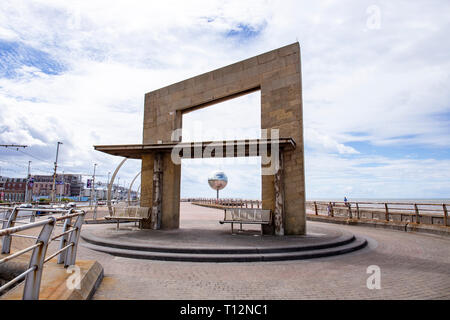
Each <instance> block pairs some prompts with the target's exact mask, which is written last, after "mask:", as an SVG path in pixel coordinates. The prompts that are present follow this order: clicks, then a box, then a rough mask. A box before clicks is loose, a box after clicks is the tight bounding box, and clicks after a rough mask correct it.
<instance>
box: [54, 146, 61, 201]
mask: <svg viewBox="0 0 450 320" xmlns="http://www.w3.org/2000/svg"><path fill="white" fill-rule="evenodd" d="M60 144H63V143H62V142H59V141H58V143H57V145H56V160H55V171H54V172H53V185H52V199H51V201H52V202H54V201H55V194H56V190H55V183H56V168H57V167H58V154H59V145H60Z"/></svg>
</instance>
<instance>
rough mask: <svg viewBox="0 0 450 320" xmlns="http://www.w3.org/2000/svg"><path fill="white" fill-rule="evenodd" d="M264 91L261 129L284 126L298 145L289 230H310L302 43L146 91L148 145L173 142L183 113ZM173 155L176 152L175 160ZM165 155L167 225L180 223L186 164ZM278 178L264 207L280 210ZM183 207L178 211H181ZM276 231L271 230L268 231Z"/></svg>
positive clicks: (146, 197)
mask: <svg viewBox="0 0 450 320" xmlns="http://www.w3.org/2000/svg"><path fill="white" fill-rule="evenodd" d="M253 90H261V127H262V128H263V129H270V128H274V129H279V130H280V134H279V136H280V137H283V138H287V137H292V138H293V139H294V140H295V142H296V144H297V147H296V149H295V150H294V151H290V152H288V153H286V154H285V156H284V164H285V166H284V170H285V174H284V183H285V190H284V194H285V212H284V222H285V223H284V224H285V233H286V234H304V233H305V232H306V224H305V222H306V219H305V183H304V167H303V163H304V156H303V126H302V85H301V69H300V46H299V44H298V43H294V44H291V45H288V46H285V47H282V48H279V49H276V50H273V51H269V52H267V53H264V54H261V55H259V56H256V57H253V58H250V59H246V60H243V61H240V62H237V63H234V64H232V65H229V66H226V67H224V68H220V69H217V70H214V71H211V72H207V73H204V74H202V75H199V76H196V77H193V78H190V79H187V80H184V81H181V82H178V83H175V84H172V85H170V86H167V87H164V88H161V89H158V90H155V91H152V92H149V93H147V94H146V95H145V106H144V136H143V143H144V144H149V143H158V142H159V141H162V142H171V135H172V131H173V130H175V129H177V128H181V126H182V114H183V112H187V111H190V110H193V109H197V108H201V107H206V106H208V105H210V104H213V103H215V102H218V101H223V100H226V99H229V98H234V97H236V96H239V95H241V94H243V93H247V92H251V91H253ZM168 159H170V155H169V158H168ZM168 159H167V158H166V157H165V158H164V173H163V175H164V178H163V180H164V182H163V190H164V192H163V206H162V215H163V220H162V227H163V228H176V227H178V222H177V223H175V220H177V221H178V215H179V213H178V209H179V198H180V195H179V191H180V173H181V170H180V166H179V165H175V164H173V163H172V162H171V161H168ZM150 162H151V159H150V158H148V157H144V158H143V161H142V169H143V172H142V174H143V176H142V201H143V203H144V204H145V203H148V202H149V201H150V202H151V199H152V196H151V190H152V188H151V186H150V185H149V184H151V174H147V173H145V172H144V171H145V170H152V169H151V168H150V167H151V165H150ZM273 183H274V178H273V176H262V200H263V208H264V209H271V210H274V206H275V203H274V186H273ZM175 211H177V212H175ZM267 231H268V232H270V231H269V230H267Z"/></svg>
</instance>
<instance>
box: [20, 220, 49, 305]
mask: <svg viewBox="0 0 450 320" xmlns="http://www.w3.org/2000/svg"><path fill="white" fill-rule="evenodd" d="M49 220H51V221H49V223H47V224H46V225H44V227H43V228H42V230H41V233H40V234H39V237H38V238H37V240H36V243H39V242H40V243H41V245H40V246H39V247H37V248H34V249H33V253H32V254H31V259H30V264H29V268H34V270H33V271H32V272H30V273H29V274H27V276H26V278H25V285H24V288H23V300H38V299H39V289H40V287H41V278H42V271H43V269H44V260H45V254H46V253H47V247H48V242H49V239H50V236H51V235H52V231H53V228H54V227H55V223H56V219H55V218H54V217H50V218H49Z"/></svg>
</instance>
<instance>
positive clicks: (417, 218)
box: [414, 203, 420, 223]
mask: <svg viewBox="0 0 450 320" xmlns="http://www.w3.org/2000/svg"><path fill="white" fill-rule="evenodd" d="M414 210H415V211H416V223H420V216H419V208H418V207H417V204H415V203H414Z"/></svg>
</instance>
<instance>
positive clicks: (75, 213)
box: [0, 207, 86, 300]
mask: <svg viewBox="0 0 450 320" xmlns="http://www.w3.org/2000/svg"><path fill="white" fill-rule="evenodd" d="M23 209H27V210H26V211H34V212H35V211H42V209H39V208H18V207H13V208H9V210H10V211H11V212H10V214H9V217H8V220H7V221H6V222H5V221H4V222H3V229H1V230H0V236H3V245H2V253H3V254H8V253H10V249H11V240H12V236H18V237H25V238H33V239H36V243H35V244H33V245H32V246H29V247H27V248H24V249H22V250H20V251H17V252H15V253H13V254H11V255H9V256H6V257H5V258H3V259H0V264H2V263H5V262H6V261H9V260H12V259H14V258H17V257H18V256H21V255H23V254H25V253H27V252H29V251H32V254H31V258H30V262H29V268H28V269H27V270H26V271H25V272H23V273H22V274H20V275H19V276H17V277H15V278H14V279H12V280H10V281H9V282H8V283H6V284H5V285H3V286H2V287H0V292H1V291H4V290H6V289H8V288H9V287H11V286H12V285H13V284H14V283H17V282H18V281H20V280H22V279H23V278H25V286H24V291H23V299H24V300H29V299H32V300H37V299H39V290H40V283H41V278H42V271H43V266H44V263H46V262H48V261H50V260H51V259H53V258H54V257H56V256H58V261H57V263H58V264H61V263H63V264H64V267H68V266H70V265H74V264H75V262H76V252H77V247H78V241H79V237H80V232H81V227H82V224H83V220H84V216H85V214H86V212H85V211H83V210H75V209H73V208H71V209H68V210H61V209H50V210H48V211H51V212H56V213H61V214H62V215H61V216H60V217H53V216H52V217H49V218H46V219H43V220H41V221H37V222H30V223H28V224H25V225H21V226H14V224H15V223H16V222H17V221H16V218H17V212H18V211H19V210H21V211H22V210H23ZM73 218H76V221H75V223H74V224H73V225H72V219H73ZM58 221H64V226H63V232H62V233H61V234H58V235H56V236H54V237H51V235H52V233H53V231H54V227H55V225H56V222H58ZM41 226H42V230H41V232H40V234H39V236H37V237H34V236H29V235H19V234H16V233H17V232H20V231H25V230H29V229H32V228H37V227H41ZM58 238H61V239H60V245H59V250H57V251H56V252H54V253H53V254H51V255H50V256H48V257H47V258H45V255H46V253H47V249H48V245H49V243H50V242H52V241H55V240H56V239H58Z"/></svg>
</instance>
